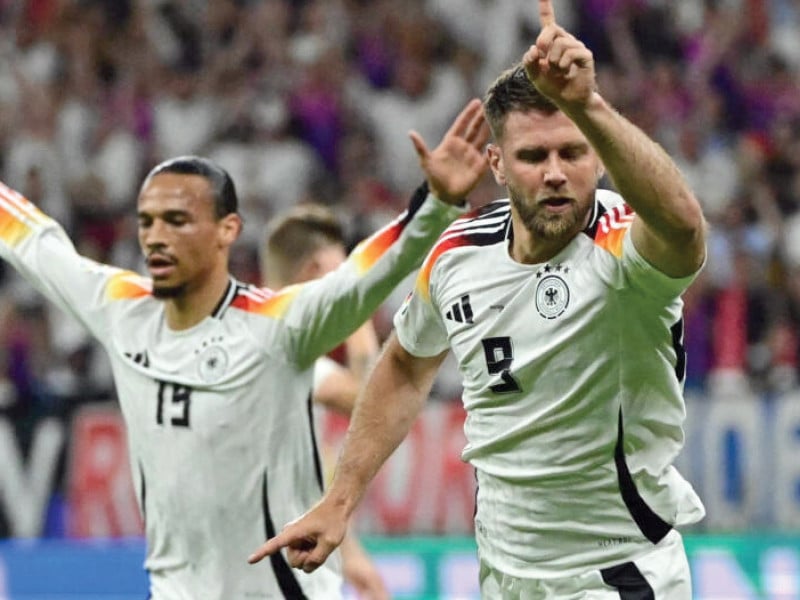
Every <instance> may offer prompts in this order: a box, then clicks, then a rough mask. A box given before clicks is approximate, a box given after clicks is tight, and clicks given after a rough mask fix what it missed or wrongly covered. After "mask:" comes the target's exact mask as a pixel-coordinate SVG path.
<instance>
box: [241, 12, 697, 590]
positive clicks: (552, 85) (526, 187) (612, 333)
mask: <svg viewBox="0 0 800 600" xmlns="http://www.w3.org/2000/svg"><path fill="white" fill-rule="evenodd" d="M539 14H540V21H541V26H542V30H541V32H540V34H539V36H538V38H537V40H536V42H535V44H534V45H532V46H531V47H530V48H529V50H528V51H527V52H526V53H525V55H524V57H523V59H522V62H521V64H519V65H518V66H516V67H515V68H512V69H510V70H509V71H507V72H505V73H503V74H502V75H501V76H500V77H499V79H497V80H496V81H495V82H494V84H493V85H492V86H491V87H490V89H489V91H488V93H487V95H486V98H485V101H484V110H485V113H486V117H487V121H488V122H489V125H490V128H491V129H492V134H493V138H494V142H493V144H491V145H490V146H489V148H488V155H489V161H490V165H491V168H492V171H493V173H494V176H495V179H496V181H497V182H498V183H499V184H500V185H504V186H505V187H506V190H507V192H508V195H509V199H507V200H500V201H496V202H493V203H490V204H489V205H488V206H486V207H484V208H482V209H479V210H478V211H476V212H474V213H472V214H470V215H468V216H467V217H464V218H462V219H459V220H458V221H456V223H454V224H453V225H452V226H451V227H450V228H448V230H447V231H446V232H445V233H444V234H443V235H442V237H441V238H440V240H439V242H438V243H437V245H436V246H435V247H434V249H433V250H432V252H431V253H430V254H429V256H428V258H427V259H426V262H425V263H424V265H423V267H422V269H421V271H420V275H419V278H418V280H417V283H416V287H415V289H414V292H413V294H412V295H411V297H410V298H409V299H408V301H407V302H406V303H405V304H404V306H402V307H401V308H400V310H399V311H398V312H397V314H396V315H395V332H394V334H393V336H392V337H391V338H390V339H389V341H388V342H387V344H386V346H385V348H384V350H383V351H382V354H381V356H380V358H379V360H378V362H377V364H376V365H375V367H374V369H373V371H372V373H371V375H370V378H369V380H368V382H367V385H366V387H365V390H364V392H363V395H362V396H360V398H359V400H358V402H357V404H356V409H355V411H354V414H353V418H352V420H351V424H350V428H349V430H348V434H347V437H346V439H345V445H344V448H343V450H342V454H341V456H340V459H339V462H338V464H337V468H336V474H335V476H334V479H333V481H332V482H331V485H330V487H329V488H328V491H327V492H326V493H325V495H324V497H323V499H322V500H321V501H320V502H319V503H318V504H317V505H316V506H315V507H314V508H313V509H312V510H311V511H309V512H308V513H306V514H305V515H304V516H303V517H302V518H300V519H298V520H296V521H294V522H293V523H292V524H290V525H289V526H287V527H286V529H285V530H284V531H283V532H282V533H281V534H279V535H278V536H276V537H275V538H273V539H271V540H268V541H267V543H265V544H264V545H262V546H261V547H260V548H258V549H257V550H256V552H255V553H254V554H253V555H251V557H250V560H251V562H256V561H258V560H260V559H261V558H262V557H264V556H268V555H272V554H273V553H275V552H277V551H278V549H279V548H282V547H288V558H289V563H290V564H291V565H292V566H294V567H296V568H298V569H301V570H303V571H304V572H315V570H316V569H317V568H318V567H319V566H320V565H322V564H323V563H324V561H325V559H326V557H327V556H328V554H329V553H330V551H331V550H332V549H333V548H334V547H335V546H336V545H337V544H338V543H339V541H340V540H341V539H342V536H343V534H344V531H345V528H346V525H347V521H348V519H349V517H350V515H351V514H352V512H353V510H354V508H355V506H356V505H357V503H358V502H359V500H360V499H361V497H362V496H363V494H364V491H365V488H366V487H367V485H368V483H369V481H370V480H371V479H372V478H373V477H374V475H375V473H376V472H377V470H378V468H379V467H380V466H381V464H382V463H383V462H384V461H385V460H386V458H387V457H388V456H389V455H390V454H391V452H392V451H393V450H394V449H395V448H396V447H397V446H398V444H399V443H400V442H401V440H402V439H403V438H404V436H405V435H406V434H407V432H408V431H409V429H410V427H411V424H412V422H413V420H414V418H415V417H416V415H417V414H418V412H419V411H420V409H421V408H422V406H423V404H424V401H425V398H426V397H427V395H428V392H429V389H430V386H431V383H432V381H433V379H434V375H435V373H436V371H437V369H438V368H439V366H440V365H441V363H442V361H443V359H444V357H445V355H446V354H447V352H448V351H452V352H453V353H454V354H455V356H456V359H457V361H458V362H459V367H460V372H461V374H462V377H463V383H464V395H463V401H464V404H465V407H466V411H467V420H466V423H465V433H466V437H467V445H466V447H465V448H464V451H463V458H464V460H466V461H469V462H470V463H471V464H472V465H474V466H475V469H476V474H477V481H478V492H477V500H476V501H477V512H476V516H475V536H476V540H477V543H478V551H479V559H480V573H479V580H480V589H481V594H482V596H483V597H484V598H487V599H492V600H494V599H498V598H502V599H512V598H513V599H521V598H525V599H529V598H547V599H562V598H563V599H567V598H592V599H593V600H604V599H608V600H611V599H618V600H619V599H620V598H622V599H632V598H650V599H659V600H661V599H670V600H689V599H690V598H691V596H692V594H691V583H690V572H689V566H688V561H687V558H686V554H685V551H684V548H683V542H682V538H681V536H680V534H679V533H678V531H677V529H676V527H678V526H680V525H684V524H687V523H692V522H695V521H697V520H699V519H700V518H702V516H703V514H704V508H703V506H702V503H701V501H700V500H699V498H698V497H697V495H696V494H695V492H694V490H693V489H692V488H691V486H690V485H689V483H688V482H687V481H686V480H684V479H683V477H682V476H681V475H680V474H679V473H678V472H677V470H676V469H675V468H674V466H673V465H672V462H673V459H674V458H675V456H676V455H677V454H678V452H679V451H680V449H681V447H682V444H683V435H684V434H683V428H682V425H683V420H684V418H685V407H684V401H683V394H682V387H683V379H684V375H685V353H684V350H683V346H682V318H681V311H682V302H681V299H680V295H681V294H682V292H683V291H684V290H685V289H686V287H687V286H688V285H689V284H690V283H691V281H692V280H693V278H694V277H695V275H696V274H697V272H698V271H699V269H700V268H701V267H702V265H703V263H704V260H705V221H704V219H703V216H702V213H701V209H700V206H699V204H698V202H697V200H696V198H695V196H694V195H693V193H692V191H691V190H690V189H689V188H688V187H687V185H686V183H685V182H684V179H683V178H682V176H681V174H680V173H679V172H678V169H677V168H676V166H675V165H674V163H673V162H672V161H671V159H670V158H669V157H668V156H667V154H666V153H665V152H664V151H663V150H662V149H661V148H660V147H659V146H658V145H657V144H656V143H655V142H653V141H652V140H651V139H649V138H648V137H647V136H646V135H645V134H644V133H643V132H642V131H641V130H640V129H638V128H637V127H635V126H634V125H633V124H631V123H630V122H629V121H627V120H626V119H625V118H624V117H622V116H621V115H620V114H618V113H617V112H616V111H615V110H614V109H613V108H612V107H611V106H609V105H608V103H607V102H606V101H605V100H604V99H603V97H602V96H601V95H600V93H599V92H598V90H597V86H596V80H595V68H594V61H593V57H592V54H591V52H590V51H589V50H588V49H587V48H586V47H585V46H584V45H583V44H582V43H581V42H580V41H579V40H577V39H576V38H575V37H574V36H572V35H571V34H570V33H568V32H567V31H565V30H564V29H563V28H561V27H559V25H558V24H557V23H556V22H555V18H554V15H553V8H552V4H551V2H550V0H540V1H539ZM604 170H605V172H607V173H608V174H609V176H610V178H611V180H612V182H613V183H614V185H615V187H616V189H617V190H618V192H619V194H617V193H615V192H611V191H607V190H598V189H597V185H598V182H599V179H600V177H601V175H602V174H603V172H604ZM634 211H635V212H634Z"/></svg>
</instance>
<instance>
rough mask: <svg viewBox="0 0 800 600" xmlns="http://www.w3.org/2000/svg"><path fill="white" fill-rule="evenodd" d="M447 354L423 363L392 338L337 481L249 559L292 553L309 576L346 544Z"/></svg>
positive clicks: (356, 416) (354, 423) (359, 411)
mask: <svg viewBox="0 0 800 600" xmlns="http://www.w3.org/2000/svg"><path fill="white" fill-rule="evenodd" d="M445 355H446V353H445V354H441V355H439V356H436V357H433V358H418V357H415V356H412V355H411V354H409V353H408V352H406V351H405V350H404V349H403V347H402V346H401V345H400V343H399V342H398V341H397V338H396V337H395V336H394V335H392V337H390V338H389V340H388V341H387V343H386V347H385V348H384V350H383V352H382V353H381V356H380V358H379V359H378V362H377V363H376V365H375V368H374V369H373V371H372V374H371V376H370V378H369V381H368V382H367V385H366V387H365V389H364V391H363V393H362V396H361V398H360V399H359V401H358V403H357V404H356V409H355V412H354V413H353V417H352V419H351V421H350V428H349V429H348V432H347V437H346V439H345V443H344V447H343V448H342V453H341V455H340V458H339V462H338V465H337V467H336V473H335V474H334V477H333V481H332V482H331V485H330V487H329V489H328V491H327V492H326V493H325V495H324V496H323V498H322V500H320V502H318V503H317V505H316V506H315V507H314V508H312V509H311V510H310V511H309V512H307V513H306V514H305V515H303V516H302V517H301V518H300V519H298V520H296V521H293V522H292V523H290V524H289V525H287V526H286V527H285V528H284V529H283V531H282V532H281V533H279V534H278V535H277V536H275V537H274V538H272V539H270V540H268V541H267V542H266V543H265V544H264V545H262V546H261V547H260V548H258V549H257V550H256V551H255V552H254V553H253V554H252V555H251V556H250V558H249V562H251V563H255V562H258V561H259V560H261V559H262V558H264V557H265V556H268V555H270V554H274V553H275V552H279V551H280V550H281V549H282V548H288V552H287V556H288V559H289V564H291V565H292V566H293V567H295V568H298V569H302V570H303V571H305V572H307V573H310V572H311V571H313V570H315V569H316V568H317V567H319V566H320V565H321V564H322V563H323V562H325V559H327V558H328V556H329V555H330V553H331V552H333V550H335V549H336V547H337V546H338V545H339V544H341V542H342V539H343V538H344V535H345V532H346V530H347V523H348V521H349V519H350V516H351V515H352V513H353V511H354V510H355V508H356V506H357V505H358V503H359V502H360V500H361V498H362V497H363V495H364V492H365V491H366V489H367V486H368V484H369V482H370V481H371V480H372V478H373V477H374V476H375V474H376V473H377V472H378V469H379V468H380V467H381V465H382V464H383V463H384V462H385V461H386V459H387V458H388V457H389V456H390V455H391V453H392V452H393V451H394V450H395V449H396V448H397V446H398V445H399V444H400V442H401V441H402V440H403V439H404V438H405V436H406V435H407V434H408V432H409V430H410V429H411V425H412V424H413V422H414V419H415V418H416V416H417V415H418V414H419V412H420V410H421V409H422V407H423V405H424V403H425V400H426V398H427V397H428V393H429V392H430V389H431V386H432V385H433V381H434V378H435V375H436V372H437V371H438V369H439V366H440V365H441V364H442V361H443V360H444V357H445Z"/></svg>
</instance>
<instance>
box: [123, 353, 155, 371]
mask: <svg viewBox="0 0 800 600" xmlns="http://www.w3.org/2000/svg"><path fill="white" fill-rule="evenodd" d="M125 356H126V357H127V358H129V359H131V360H132V361H133V362H135V363H136V364H137V365H142V366H143V367H149V366H150V358H149V357H148V356H147V350H145V351H144V352H137V353H136V354H133V353H131V352H126V353H125Z"/></svg>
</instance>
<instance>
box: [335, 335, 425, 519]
mask: <svg viewBox="0 0 800 600" xmlns="http://www.w3.org/2000/svg"><path fill="white" fill-rule="evenodd" d="M396 347H397V342H396V340H394V339H392V340H390V341H389V343H387V349H386V351H384V354H383V355H382V356H381V358H380V360H379V361H378V363H377V364H376V365H375V368H374V369H373V371H372V374H371V375H370V378H369V381H368V383H367V385H366V387H365V388H364V390H363V392H362V395H361V396H360V397H359V399H358V401H357V403H356V407H355V410H354V412H353V416H352V418H351V421H350V427H349V429H348V432H347V436H346V438H345V443H344V447H343V448H342V453H341V455H340V458H339V462H338V464H337V466H336V472H335V474H334V478H333V481H332V482H331V486H330V488H329V491H328V493H327V497H328V498H329V499H330V500H331V501H332V502H334V503H335V504H337V505H339V506H340V507H342V508H343V510H344V512H345V514H346V515H347V516H349V515H350V514H352V512H353V510H355V507H356V506H357V505H358V503H359V501H360V500H361V497H362V496H363V495H364V492H365V491H366V489H367V486H368V485H369V482H370V481H371V480H372V479H373V478H374V476H375V474H376V473H377V472H378V470H379V469H380V467H381V466H382V465H383V463H384V462H385V461H386V460H387V459H388V457H389V456H390V455H391V454H392V452H394V450H395V449H396V448H397V447H398V446H399V445H400V443H401V442H402V441H403V439H404V438H405V437H406V435H407V434H408V432H409V431H410V430H411V427H412V425H413V423H414V420H415V418H416V417H417V415H418V414H419V412H420V410H421V409H422V407H423V405H424V403H425V400H426V398H427V397H428V393H429V392H430V389H431V386H432V384H433V377H434V374H435V368H432V369H427V370H425V371H424V372H422V371H419V370H417V371H415V370H414V369H413V368H412V367H410V366H409V365H408V363H406V362H405V361H404V360H402V359H401V358H400V357H398V355H397V354H396V353H395V352H394V349H395V348H396Z"/></svg>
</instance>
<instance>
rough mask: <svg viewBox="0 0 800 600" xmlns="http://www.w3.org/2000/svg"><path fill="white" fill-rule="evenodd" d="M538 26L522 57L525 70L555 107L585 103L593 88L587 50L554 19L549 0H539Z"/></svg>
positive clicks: (593, 67)
mask: <svg viewBox="0 0 800 600" xmlns="http://www.w3.org/2000/svg"><path fill="white" fill-rule="evenodd" d="M539 21H540V23H541V26H542V30H541V32H540V33H539V37H538V38H536V43H535V44H534V45H533V46H531V47H530V48H529V49H528V51H527V52H526V53H525V55H524V56H523V57H522V62H523V64H524V66H525V72H526V73H527V74H528V77H529V78H530V80H531V81H532V82H533V84H534V85H535V86H536V88H537V89H538V90H539V91H540V92H541V93H542V94H544V95H545V96H547V97H548V98H550V100H552V101H553V102H554V103H555V104H556V105H558V106H559V108H561V109H562V110H563V109H567V108H569V107H572V106H585V105H586V104H587V103H588V102H589V99H590V98H591V97H592V94H593V92H594V91H595V89H596V87H597V86H596V78H595V65H594V56H593V55H592V53H591V51H590V50H589V49H588V48H587V47H586V46H585V45H584V44H583V42H581V41H580V40H579V39H577V38H576V37H575V36H573V35H572V34H571V33H569V32H568V31H567V30H566V29H564V28H563V27H560V26H559V25H558V24H557V23H556V17H555V12H554V11H553V3H552V0H539Z"/></svg>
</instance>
